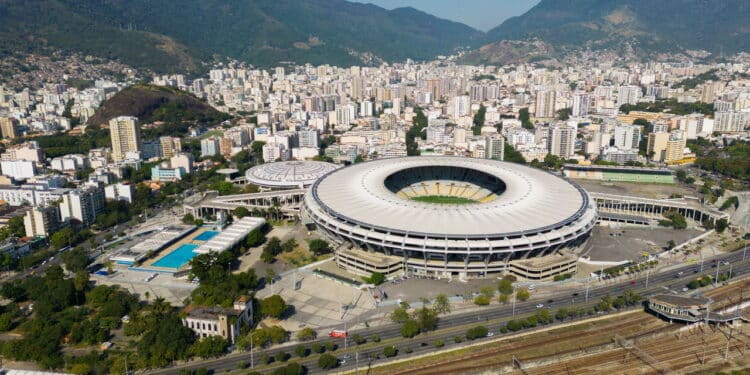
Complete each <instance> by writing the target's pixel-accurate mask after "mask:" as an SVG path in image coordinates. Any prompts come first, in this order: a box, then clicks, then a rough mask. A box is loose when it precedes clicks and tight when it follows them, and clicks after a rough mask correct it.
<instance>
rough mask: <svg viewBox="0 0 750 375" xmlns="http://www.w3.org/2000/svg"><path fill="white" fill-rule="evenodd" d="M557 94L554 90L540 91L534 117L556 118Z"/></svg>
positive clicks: (537, 94)
mask: <svg viewBox="0 0 750 375" xmlns="http://www.w3.org/2000/svg"><path fill="white" fill-rule="evenodd" d="M556 98H557V94H556V93H555V91H554V90H539V91H537V92H536V105H535V111H534V116H536V117H542V118H551V117H555V100H556Z"/></svg>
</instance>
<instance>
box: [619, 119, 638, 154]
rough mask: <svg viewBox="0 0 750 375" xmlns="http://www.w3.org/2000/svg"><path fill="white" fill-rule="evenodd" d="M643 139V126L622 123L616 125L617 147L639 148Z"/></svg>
mask: <svg viewBox="0 0 750 375" xmlns="http://www.w3.org/2000/svg"><path fill="white" fill-rule="evenodd" d="M640 141H641V127H640V126H637V125H620V126H616V127H615V147H617V148H618V149H620V150H632V149H636V148H638V144H639V143H640Z"/></svg>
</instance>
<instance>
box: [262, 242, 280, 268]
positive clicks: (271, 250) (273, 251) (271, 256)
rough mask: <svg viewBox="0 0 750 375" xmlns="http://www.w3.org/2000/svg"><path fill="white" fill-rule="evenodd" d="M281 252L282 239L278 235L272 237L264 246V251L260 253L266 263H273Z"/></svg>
mask: <svg viewBox="0 0 750 375" xmlns="http://www.w3.org/2000/svg"><path fill="white" fill-rule="evenodd" d="M280 253H281V240H279V238H278V237H271V239H269V240H268V242H266V245H265V246H263V253H262V254H261V255H260V257H261V259H263V261H264V262H266V263H273V261H274V260H275V258H276V256H277V255H279V254H280Z"/></svg>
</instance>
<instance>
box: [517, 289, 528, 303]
mask: <svg viewBox="0 0 750 375" xmlns="http://www.w3.org/2000/svg"><path fill="white" fill-rule="evenodd" d="M529 297H531V293H529V290H528V289H526V288H518V289H517V290H516V298H517V299H518V300H519V301H526V300H527V299H529Z"/></svg>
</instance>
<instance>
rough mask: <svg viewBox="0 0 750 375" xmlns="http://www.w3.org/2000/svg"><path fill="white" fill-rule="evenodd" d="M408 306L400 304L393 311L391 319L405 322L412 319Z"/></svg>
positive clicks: (395, 321) (396, 321)
mask: <svg viewBox="0 0 750 375" xmlns="http://www.w3.org/2000/svg"><path fill="white" fill-rule="evenodd" d="M407 309H408V307H404V306H403V305H402V306H399V307H397V308H396V309H395V310H393V312H391V321H392V322H394V323H405V322H406V321H407V320H409V319H410V317H409V312H408V311H407Z"/></svg>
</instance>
